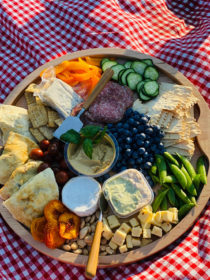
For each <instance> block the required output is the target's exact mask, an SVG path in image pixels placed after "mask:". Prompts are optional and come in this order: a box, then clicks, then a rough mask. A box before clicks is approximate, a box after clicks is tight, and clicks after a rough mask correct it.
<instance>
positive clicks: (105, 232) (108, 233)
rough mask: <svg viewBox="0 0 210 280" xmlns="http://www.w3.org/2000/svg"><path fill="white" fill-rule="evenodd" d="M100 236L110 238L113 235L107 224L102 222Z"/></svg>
mask: <svg viewBox="0 0 210 280" xmlns="http://www.w3.org/2000/svg"><path fill="white" fill-rule="evenodd" d="M102 236H103V237H104V238H105V239H106V240H109V239H111V238H112V236H113V232H112V230H111V229H110V227H109V225H108V224H103V232H102Z"/></svg>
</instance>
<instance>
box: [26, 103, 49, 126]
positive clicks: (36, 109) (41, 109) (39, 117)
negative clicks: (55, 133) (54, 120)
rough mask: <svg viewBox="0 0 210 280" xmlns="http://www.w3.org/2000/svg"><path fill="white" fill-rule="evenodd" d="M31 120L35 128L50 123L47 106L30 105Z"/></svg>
mask: <svg viewBox="0 0 210 280" xmlns="http://www.w3.org/2000/svg"><path fill="white" fill-rule="evenodd" d="M28 115H29V119H30V121H31V123H32V126H33V127H34V128H38V127H40V126H44V125H46V124H47V122H48V117H47V110H46V108H45V106H43V105H40V104H29V105H28Z"/></svg>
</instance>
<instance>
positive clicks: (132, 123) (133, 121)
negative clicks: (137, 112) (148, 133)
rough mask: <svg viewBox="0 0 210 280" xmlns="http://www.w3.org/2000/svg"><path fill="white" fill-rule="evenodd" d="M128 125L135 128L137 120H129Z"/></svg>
mask: <svg viewBox="0 0 210 280" xmlns="http://www.w3.org/2000/svg"><path fill="white" fill-rule="evenodd" d="M128 124H129V125H132V126H134V125H135V120H134V119H133V118H130V119H129V120H128Z"/></svg>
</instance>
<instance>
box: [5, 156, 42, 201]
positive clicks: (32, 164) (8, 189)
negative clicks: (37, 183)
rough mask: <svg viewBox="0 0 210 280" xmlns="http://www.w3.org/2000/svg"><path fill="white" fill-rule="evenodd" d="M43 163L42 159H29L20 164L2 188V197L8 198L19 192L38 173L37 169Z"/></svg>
mask: <svg viewBox="0 0 210 280" xmlns="http://www.w3.org/2000/svg"><path fill="white" fill-rule="evenodd" d="M41 163H42V162H41V161H28V162H27V163H25V164H23V165H20V166H18V167H17V168H16V169H15V170H14V171H13V172H12V174H11V176H10V177H9V180H8V181H7V182H6V183H5V185H4V186H3V187H2V188H1V189H0V198H2V199H3V200H6V199H8V198H9V197H10V196H11V195H13V194H14V193H15V192H17V191H18V190H19V189H20V187H21V186H22V185H23V184H24V183H26V182H27V181H28V180H29V179H30V178H31V177H33V176H35V175H36V174H37V169H38V167H39V165H40V164H41Z"/></svg>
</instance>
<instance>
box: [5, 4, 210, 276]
mask: <svg viewBox="0 0 210 280" xmlns="http://www.w3.org/2000/svg"><path fill="white" fill-rule="evenodd" d="M209 11H210V2H209V1H202V0H173V1H172V0H168V1H164V0H155V1H152V0H139V1H136V0H109V1H108V0H94V1H93V0H86V1H82V0H80V1H79V0H66V1H65V0H63V1H62V0H1V1H0V24H1V36H0V48H1V52H0V57H1V59H0V79H1V81H0V87H1V91H0V102H3V101H4V100H5V98H6V97H7V96H8V95H9V93H10V91H11V90H12V89H13V88H14V87H15V86H16V85H17V84H18V83H19V82H20V81H21V80H22V79H23V78H25V77H26V76H27V75H28V74H30V73H31V72H32V71H34V70H35V69H36V68H37V67H39V66H41V65H42V64H44V63H45V62H47V61H49V60H51V59H54V58H56V57H59V56H62V55H64V54H66V53H70V52H74V51H77V50H82V49H88V48H96V47H118V48H126V49H133V50H137V51H139V52H142V53H147V54H150V55H152V56H155V57H158V58H160V59H162V60H163V61H165V62H166V63H168V64H170V65H172V66H173V67H175V68H177V69H178V70H179V71H180V72H182V73H183V74H184V75H185V76H186V77H187V78H188V79H189V80H190V81H191V82H192V83H193V84H194V85H195V86H196V87H197V88H198V90H199V91H200V93H201V94H202V95H203V97H204V98H205V100H206V102H207V103H208V104H209V105H210V94H209V87H210V82H209V77H210V74H209V54H210V49H209V45H210V44H209V33H210V27H209V22H210V20H209V15H210V14H209ZM209 218H210V203H209V204H208V205H207V207H206V208H205V210H204V211H203V213H202V215H201V216H200V218H199V219H198V220H197V222H196V223H195V224H194V226H193V227H192V228H191V229H190V230H188V232H186V233H185V234H184V235H183V236H182V237H181V238H180V239H178V240H177V241H176V242H174V243H173V244H172V245H170V246H169V247H168V248H166V249H165V250H163V251H161V252H160V253H158V254H156V255H155V256H153V257H150V258H149V259H147V260H144V261H141V262H137V263H133V264H130V265H126V266H120V267H117V268H110V269H99V270H98V273H97V277H96V279H106V280H108V279H119V280H123V279H132V280H137V279H148V280H149V279H165V280H168V279H180V280H183V279H186V280H188V279H190V280H191V279H196V280H197V279H199V280H201V279H209V278H210V262H209ZM0 242H1V246H0V279H2V280H10V279H11V280H13V279H20V280H24V279H27V280H29V279H47V280H48V279H65V280H66V279H72V280H73V279H79V280H82V279H85V277H84V269H83V268H77V267H74V266H72V265H69V264H63V263H61V262H58V261H55V260H53V259H51V258H49V257H47V256H44V255H42V254H41V253H38V252H37V251H36V250H34V249H33V248H31V247H30V246H29V245H28V244H27V243H25V242H24V241H23V240H21V239H20V238H19V237H18V236H17V235H16V234H15V233H14V232H13V231H12V230H11V229H10V228H9V227H8V226H7V224H6V222H5V221H4V220H3V219H2V218H1V216H0Z"/></svg>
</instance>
